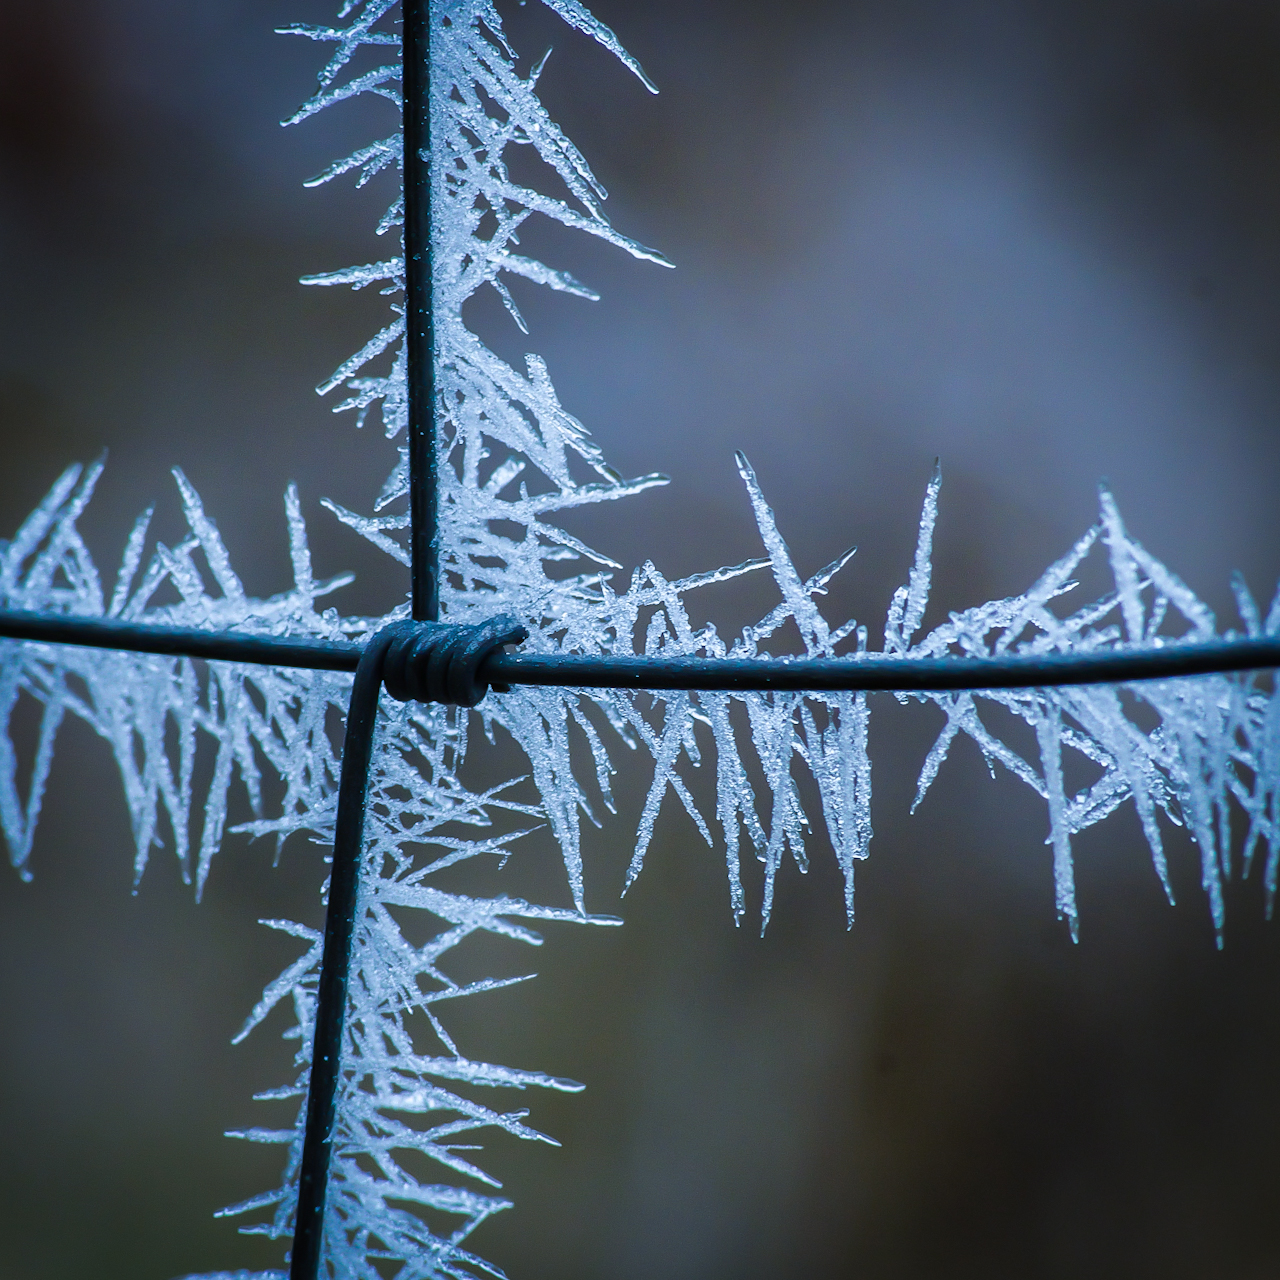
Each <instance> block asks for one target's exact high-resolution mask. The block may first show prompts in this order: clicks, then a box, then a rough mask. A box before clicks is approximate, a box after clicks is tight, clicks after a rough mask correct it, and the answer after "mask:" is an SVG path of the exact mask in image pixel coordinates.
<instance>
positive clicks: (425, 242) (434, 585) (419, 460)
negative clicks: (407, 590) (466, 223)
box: [401, 0, 440, 622]
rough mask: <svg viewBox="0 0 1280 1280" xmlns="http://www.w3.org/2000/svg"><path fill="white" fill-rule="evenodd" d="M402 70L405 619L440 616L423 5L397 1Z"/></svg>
mask: <svg viewBox="0 0 1280 1280" xmlns="http://www.w3.org/2000/svg"><path fill="white" fill-rule="evenodd" d="M401 13H402V20H403V40H404V46H403V48H404V63H403V72H402V77H403V78H402V90H403V102H404V271H405V357H406V361H407V364H408V376H409V517H410V530H409V554H410V558H411V563H412V572H413V616H414V618H415V619H416V620H417V621H419V622H435V621H436V619H437V617H438V616H439V613H440V557H439V549H438V545H437V536H436V535H437V526H438V522H439V504H440V499H439V492H438V476H437V470H436V376H435V373H436V371H435V323H434V317H433V308H432V288H433V283H432V270H431V266H432V264H431V225H432V210H431V86H430V79H431V3H430V0H401Z"/></svg>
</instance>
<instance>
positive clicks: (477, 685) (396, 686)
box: [379, 614, 529, 707]
mask: <svg viewBox="0 0 1280 1280" xmlns="http://www.w3.org/2000/svg"><path fill="white" fill-rule="evenodd" d="M379 637H380V638H382V639H383V640H384V643H385V644H386V654H385V657H384V658H383V660H382V681H383V684H384V685H385V686H386V690H387V692H388V693H389V694H390V695H391V696H392V697H393V698H395V699H396V700H397V701H399V702H444V703H449V704H451V705H453V706H457V707H474V706H475V705H476V703H478V702H479V701H480V700H481V699H482V698H483V697H484V695H485V694H486V693H488V692H489V682H488V681H487V680H484V679H482V678H481V675H480V669H481V667H482V666H483V665H484V660H485V659H486V658H487V657H488V656H489V655H490V654H491V653H494V652H495V651H497V650H499V649H501V648H502V647H503V645H508V644H519V643H520V642H521V641H522V640H527V639H528V637H529V632H528V629H527V628H526V627H524V626H522V625H521V624H520V623H519V622H517V621H516V620H515V618H512V617H510V616H509V615H507V614H499V615H498V616H497V617H496V618H489V619H486V621H484V622H481V623H478V624H477V625H476V626H471V627H468V626H463V625H461V624H459V623H455V622H413V621H410V620H407V619H406V620H405V621H403V622H393V623H392V624H391V625H390V626H389V627H386V628H385V629H384V630H383V631H382V632H380V633H379ZM493 688H494V689H496V690H497V691H498V692H499V693H506V692H507V691H508V689H509V688H510V686H509V685H505V684H495V685H494V686H493Z"/></svg>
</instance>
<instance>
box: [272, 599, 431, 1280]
mask: <svg viewBox="0 0 1280 1280" xmlns="http://www.w3.org/2000/svg"><path fill="white" fill-rule="evenodd" d="M411 626H412V623H407V622H400V623H392V625H391V626H390V627H386V628H384V629H383V630H382V631H380V632H379V633H378V634H377V635H376V636H374V638H373V639H372V640H371V641H370V642H369V643H368V645H367V646H366V647H365V651H364V654H363V655H362V656H361V658H360V665H359V666H358V667H357V668H356V678H355V682H354V684H353V685H352V688H351V705H350V708H349V710H348V712H347V731H346V735H345V737H344V738H343V742H342V776H341V779H340V780H339V783H338V815H337V821H336V823H335V825H334V833H333V863H332V867H331V869H330V874H329V907H328V911H327V912H326V913H325V921H324V952H323V955H322V957H321V961H320V983H319V989H318V990H317V992H316V1029H315V1042H314V1044H313V1047H312V1051H311V1082H310V1085H309V1087H308V1089H307V1121H306V1128H305V1130H304V1131H303V1139H302V1161H301V1164H300V1166H299V1170H298V1208H297V1213H296V1216H295V1218H294V1232H293V1249H292V1251H291V1253H290V1255H289V1280H317V1277H318V1276H319V1275H320V1263H321V1259H322V1257H323V1246H324V1206H325V1193H326V1191H327V1190H328V1182H329V1159H330V1154H331V1151H332V1146H333V1126H334V1121H335V1120H336V1119H337V1097H338V1084H339V1082H340V1080H341V1078H342V1041H343V1027H344V1024H345V1022H346V1014H347V979H348V975H349V973H350V970H351V940H352V936H353V934H354V932H355V919H356V908H357V905H358V896H359V895H358V893H357V890H358V887H359V885H358V880H359V873H360V853H361V851H362V849H363V848H364V810H365V799H366V795H367V792H368V788H369V762H370V759H371V757H372V753H373V731H374V727H375V726H376V724H377V720H378V695H379V694H380V693H381V691H382V664H383V661H384V659H385V658H386V654H387V649H388V647H389V646H390V644H391V642H392V640H394V639H395V637H396V635H397V634H399V633H400V632H401V631H402V630H403V629H404V628H406V627H411Z"/></svg>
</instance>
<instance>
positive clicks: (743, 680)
mask: <svg viewBox="0 0 1280 1280" xmlns="http://www.w3.org/2000/svg"><path fill="white" fill-rule="evenodd" d="M0 636H2V637H9V638H11V639H16V640H40V641H44V642H46V643H50V644H75V645H91V646H93V647H96V648H99V649H127V650H134V651H136V652H139V653H156V654H163V655H167V656H170V657H187V658H204V659H207V660H209V661H215V662H216V661H223V662H247V663H257V664H260V665H265V666H273V667H305V668H312V669H315V670H321V671H355V669H356V666H357V665H358V663H359V661H360V655H361V653H362V652H363V647H362V646H361V645H358V644H353V643H350V642H344V641H333V640H297V639H286V638H283V637H276V636H255V635H244V634H238V633H235V632H214V631H199V630H196V629H194V628H178V627H150V626H142V625H140V624H138V623H131V622H119V621H116V620H113V619H102V618H77V617H66V616H61V615H48V614H37V613H21V612H17V611H4V610H0ZM1275 668H1280V637H1270V638H1265V639H1239V640H1214V641H1170V642H1167V643H1165V644H1164V645H1162V646H1161V647H1159V648H1154V647H1153V648H1147V649H1129V650H1120V651H1116V650H1107V651H1105V652H1099V653H1062V654H1038V655H1017V654H1015V655H1005V656H1003V657H999V658H899V657H882V656H881V655H879V654H866V655H859V656H856V657H847V658H663V657H640V658H636V657H608V656H604V657H592V656H590V655H587V654H526V653H496V654H493V655H492V656H491V657H489V658H488V659H486V660H485V662H484V665H483V666H482V668H481V670H480V676H481V677H482V679H483V680H484V681H485V682H486V683H489V684H524V685H543V686H548V685H550V686H557V685H558V686H566V687H570V688H580V689H651V690H655V691H656V690H663V689H691V690H692V689H705V690H708V691H715V690H723V691H742V692H746V691H750V690H760V691H768V690H775V691H780V692H785V691H791V692H804V691H812V692H815V693H818V692H837V691H874V690H892V691H897V692H903V693H911V692H939V691H945V690H957V691H959V690H966V689H971V690H978V689H1038V688H1051V687H1055V686H1060V685H1079V684H1128V683H1131V682H1133V681H1138V680H1168V679H1174V678H1177V677H1181V676H1197V675H1210V674H1213V673H1215V672H1216V673H1222V672H1228V671H1253V670H1268V669H1275Z"/></svg>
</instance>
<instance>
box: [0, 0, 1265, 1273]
mask: <svg viewBox="0 0 1280 1280" xmlns="http://www.w3.org/2000/svg"><path fill="white" fill-rule="evenodd" d="M429 10H430V5H429V0H404V3H403V28H402V31H403V36H402V39H403V46H402V56H403V128H404V195H405V217H404V254H405V280H406V300H405V301H406V333H407V338H406V354H407V371H408V372H407V376H408V384H409V395H408V407H409V482H410V496H409V506H410V560H411V579H412V582H411V587H412V590H411V598H412V620H411V621H410V620H406V621H404V622H399V623H394V624H392V625H391V626H389V627H386V628H384V629H383V630H381V631H379V632H378V633H377V634H376V635H375V636H374V637H373V638H372V639H371V640H370V641H369V642H368V643H367V644H365V645H359V644H354V643H343V642H336V641H318V640H308V639H291V638H287V637H277V636H263V635H249V634H244V633H236V632H215V631H201V630H197V629H180V628H170V627H150V626H141V625H137V624H130V623H124V622H119V621H112V620H107V619H102V618H94V617H78V616H68V615H42V614H33V613H24V612H16V611H0V637H7V638H9V639H14V640H22V641H29V642H39V643H44V644H55V645H87V646H91V647H95V648H104V649H119V650H131V651H134V652H139V653H152V654H160V655H167V656H172V657H183V658H197V659H204V660H206V661H210V662H233V663H253V664H259V665H267V666H275V667H294V668H304V669H310V670H321V671H350V672H353V673H354V675H355V680H354V683H353V687H352V692H351V702H350V707H349V711H348V716H347V724H346V731H345V736H344V740H343V750H342V767H341V778H340V783H339V791H338V812H337V821H336V827H335V838H334V849H333V863H332V872H331V881H330V889H329V903H328V909H327V914H326V920H325V935H324V951H323V959H322V963H321V971H320V982H319V992H318V1003H317V1008H316V1027H315V1044H314V1049H313V1055H312V1069H311V1080H310V1089H309V1093H308V1099H307V1121H306V1131H305V1139H304V1144H303V1154H302V1163H301V1167H300V1177H299V1192H298V1207H297V1217H296V1227H295V1234H294V1240H293V1248H292V1252H291V1257H290V1272H289V1274H290V1280H317V1277H318V1276H319V1275H320V1267H321V1259H322V1247H323V1221H324V1207H325V1199H326V1190H327V1183H328V1174H329V1163H330V1147H331V1135H332V1131H333V1126H334V1121H335V1107H336V1098H337V1089H338V1084H339V1080H340V1075H341V1047H342V1040H343V1028H344V1019H345V1014H346V1007H347V980H348V972H349V968H350V960H351V940H352V933H353V928H354V924H355V913H356V888H357V875H358V868H359V859H360V852H361V849H362V846H363V837H364V816H365V800H366V792H367V789H368V779H369V764H370V758H371V751H372V744H373V730H374V725H375V722H376V718H377V709H378V700H379V697H380V695H381V693H382V691H383V689H384V688H385V689H386V690H387V692H388V693H389V694H390V695H391V696H392V697H396V698H399V699H400V700H401V701H407V700H415V701H427V702H443V703H453V704H456V705H462V706H474V705H475V704H476V703H477V702H479V701H480V700H481V699H482V698H483V697H484V696H485V694H486V693H487V692H488V690H489V689H490V688H491V687H497V688H500V689H501V688H506V687H510V686H511V685H542V686H560V687H566V688H584V689H585V688H593V689H601V688H607V689H623V690H652V691H655V692H661V691H664V690H705V691H744V692H745V691H762V692H771V691H772V692H786V691H791V692H805V691H810V692H831V691H846V690H847V691H893V692H925V691H931V692H936V691H947V690H954V691H963V690H969V691H981V690H989V689H1015V688H1049V687H1055V686H1064V685H1081V684H1103V683H1108V684H1110V683H1114V684H1124V683H1131V682H1134V681H1143V680H1168V679H1177V678H1181V677H1188V676H1197V675H1206V674H1212V673H1225V672H1239V671H1253V670H1264V669H1275V668H1280V638H1261V639H1259V638H1242V639H1235V640H1224V641H1214V642H1202V641H1201V642H1187V641H1172V642H1169V641H1166V642H1164V643H1161V644H1157V645H1152V646H1149V647H1141V648H1139V647H1133V648H1129V649H1122V650H1108V651H1106V652H1105V653H1072V654H1067V653H1063V654H1047V655H1016V654H1015V655H1005V656H1002V657H999V658H961V657H955V658H932V659H913V658H902V657H886V656H883V655H880V654H875V653H859V654H856V655H851V656H849V657H840V658H792V659H788V658H749V659H738V658H711V657H706V658H699V657H681V658H667V657H653V656H650V657H613V656H608V655H604V656H596V655H589V654H550V655H547V654H520V653H513V652H511V651H510V649H511V646H513V645H516V644H518V643H520V641H522V640H523V639H525V638H526V636H527V632H526V631H525V629H524V628H523V626H521V625H520V623H519V622H518V621H516V620H515V619H512V618H507V617H497V618H493V619H490V620H489V621H487V622H485V623H482V624H480V625H478V626H460V625H457V624H450V623H441V622H440V621H438V617H439V602H440V580H439V579H440V570H439V556H438V542H437V534H438V516H439V489H438V473H437V468H438V457H439V450H438V447H437V438H436V434H437V433H436V426H437V412H438V406H437V403H436V400H437V397H436V391H435V347H434V330H433V322H432V304H431V299H432V288H433V285H432V258H431V236H430V228H431V174H430V165H429V162H428V155H429V150H430V109H429V103H430V85H429V70H430V65H431V49H430V45H431V40H430V24H429Z"/></svg>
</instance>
